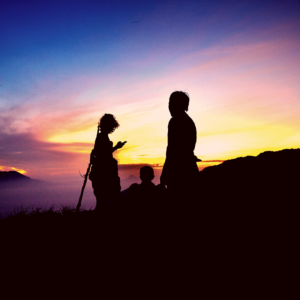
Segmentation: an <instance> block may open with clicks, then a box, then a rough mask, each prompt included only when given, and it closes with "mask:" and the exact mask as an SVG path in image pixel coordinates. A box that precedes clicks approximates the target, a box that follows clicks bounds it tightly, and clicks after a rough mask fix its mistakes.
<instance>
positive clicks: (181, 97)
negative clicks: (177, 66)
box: [160, 91, 201, 204]
mask: <svg viewBox="0 0 300 300" xmlns="http://www.w3.org/2000/svg"><path fill="white" fill-rule="evenodd" d="M189 100H190V99H189V96H188V95H187V94H186V93H184V92H180V91H176V92H173V93H172V94H171V95H170V99H169V110H170V114H171V116H172V118H171V120H170V122H169V125H168V146H167V153H166V160H165V163H164V167H163V170H162V174H161V177H160V182H161V184H163V185H167V188H168V194H169V196H170V200H171V201H172V203H177V204H182V201H185V200H186V201H191V199H190V198H191V197H193V193H194V191H195V185H196V180H197V175H198V173H199V170H198V167H197V161H201V160H200V159H198V158H197V157H196V156H195V155H194V149H195V145H196V141H197V129H196V126H195V123H194V122H193V120H192V119H191V118H190V117H189V116H188V114H187V113H186V111H187V110H188V106H189Z"/></svg>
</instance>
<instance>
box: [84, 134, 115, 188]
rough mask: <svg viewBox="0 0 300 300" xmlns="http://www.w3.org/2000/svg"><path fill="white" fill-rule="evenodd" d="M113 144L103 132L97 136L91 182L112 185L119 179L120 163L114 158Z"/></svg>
mask: <svg viewBox="0 0 300 300" xmlns="http://www.w3.org/2000/svg"><path fill="white" fill-rule="evenodd" d="M112 153H113V143H112V142H111V141H110V139H109V138H108V136H107V135H105V134H102V133H101V132H100V133H99V134H98V135H97V138H96V142H95V147H94V150H93V155H94V159H93V166H92V170H91V173H90V180H92V181H93V180H94V179H96V180H100V181H103V182H108V183H110V181H111V180H114V179H116V180H117V181H119V179H118V178H119V177H118V162H117V161H116V160H115V159H114V158H113V154H112Z"/></svg>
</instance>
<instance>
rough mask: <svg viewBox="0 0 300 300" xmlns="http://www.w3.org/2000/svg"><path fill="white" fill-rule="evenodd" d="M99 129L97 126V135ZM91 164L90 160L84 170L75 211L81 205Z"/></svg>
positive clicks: (77, 210)
mask: <svg viewBox="0 0 300 300" xmlns="http://www.w3.org/2000/svg"><path fill="white" fill-rule="evenodd" d="M99 131H100V128H99V126H98V127H97V136H98V133H99ZM91 166H92V163H91V161H90V163H89V166H88V168H87V170H86V173H85V175H84V176H83V177H84V181H83V186H82V189H81V193H80V197H79V200H78V204H77V206H76V212H79V209H80V206H81V201H82V197H83V192H84V189H85V186H86V182H87V179H88V176H89V173H90V169H91Z"/></svg>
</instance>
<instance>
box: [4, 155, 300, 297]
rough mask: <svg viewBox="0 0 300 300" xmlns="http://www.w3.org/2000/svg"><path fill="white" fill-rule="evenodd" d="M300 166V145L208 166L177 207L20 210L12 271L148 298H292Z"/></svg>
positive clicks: (12, 227) (168, 203) (10, 227)
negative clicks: (194, 190) (194, 189)
mask: <svg viewBox="0 0 300 300" xmlns="http://www.w3.org/2000/svg"><path fill="white" fill-rule="evenodd" d="M299 167H300V150H299V149H295V150H293V149H291V150H283V151H279V152H265V153H262V154H260V155H258V156H257V157H245V158H237V159H234V160H230V161H226V162H224V163H223V164H221V165H219V166H216V167H209V168H206V169H204V170H203V171H202V172H200V175H199V180H198V192H197V193H195V195H194V197H192V199H191V198H190V199H180V201H177V204H175V201H173V200H174V199H168V198H166V199H164V201H162V203H161V204H159V205H156V206H153V205H148V204H147V205H146V206H144V207H143V208H142V209H141V207H140V208H139V209H134V208H128V207H127V208H126V205H125V206H124V205H123V206H113V207H111V208H110V209H108V210H107V211H106V212H105V213H103V214H100V215H97V214H95V213H94V212H93V211H82V212H80V213H78V214H76V213H75V212H74V211H72V210H70V209H63V210H62V211H61V212H60V213H57V212H55V211H53V210H51V209H50V210H48V211H47V212H41V211H33V212H31V214H29V213H28V212H26V211H24V210H20V211H19V212H18V213H17V214H15V216H11V217H8V218H6V219H3V220H1V221H0V224H1V248H2V250H3V254H2V263H1V265H2V267H3V266H6V267H7V269H5V270H6V271H3V272H4V274H6V275H7V276H6V277H8V278H11V280H16V278H17V277H18V276H20V274H22V277H21V279H22V280H23V281H26V282H27V280H29V281H30V282H31V283H32V284H34V285H39V284H42V283H45V282H47V283H49V284H50V283H51V285H54V286H56V285H67V286H68V288H69V289H70V291H71V290H72V291H73V292H74V291H76V289H77V288H79V287H80V286H81V285H84V286H86V284H88V286H90V288H93V289H94V288H95V289H96V290H97V289H98V292H99V295H104V288H106V287H107V286H112V287H110V292H111V293H112V294H113V293H115V292H121V293H123V296H124V295H127V296H128V295H131V296H133V295H135V296H138V297H139V298H145V297H146V296H147V295H150V294H152V293H154V294H155V295H156V296H155V297H156V298H167V297H171V294H172V295H173V294H176V295H177V296H178V297H182V298H191V297H192V296H188V294H189V293H192V295H197V298H198V297H199V296H201V295H203V296H205V298H207V297H206V296H207V295H209V296H210V297H209V298H212V299H213V298H215V297H220V295H223V296H225V295H230V296H231V297H232V296H235V297H237V298H245V297H246V296H247V295H252V296H253V297H254V296H255V297H256V298H257V297H258V296H259V297H258V298H261V297H262V298H267V297H268V296H270V295H271V294H273V292H275V291H276V294H278V295H279V293H283V294H282V295H285V296H287V295H288V292H289V290H290V289H289V288H288V287H287V286H286V282H288V284H290V285H293V283H294V281H296V278H297V277H295V276H294V275H292V274H294V271H296V267H295V261H296V258H297V256H298V254H297V253H298V252H297V244H298V237H299V230H298V228H299V221H298V218H299V217H298V214H299V175H298V174H299ZM141 201H143V199H141ZM3 270H4V269H3ZM29 274H31V275H29ZM86 288H87V289H89V288H88V287H87V286H86ZM128 290H129V291H130V292H129V294H128ZM181 293H183V294H181ZM195 293H196V294H195ZM179 295H182V296H179ZM217 295H218V296H217Z"/></svg>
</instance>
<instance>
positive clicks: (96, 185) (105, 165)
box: [89, 114, 126, 212]
mask: <svg viewBox="0 0 300 300" xmlns="http://www.w3.org/2000/svg"><path fill="white" fill-rule="evenodd" d="M119 126H120V125H119V123H118V122H117V120H116V119H115V117H114V116H113V115H111V114H105V115H104V116H103V117H102V118H101V119H100V121H99V126H98V127H99V129H100V132H99V133H98V134H97V137H96V141H95V146H94V149H93V151H92V153H91V163H92V170H91V173H90V176H89V178H90V180H91V181H92V187H93V189H94V194H95V196H96V201H97V202H96V208H95V211H96V212H100V211H103V210H104V209H105V208H106V207H107V205H108V202H109V201H110V200H117V199H118V197H119V196H120V191H121V185H120V177H119V175H118V162H117V160H116V159H114V158H113V152H114V151H115V150H117V149H120V148H122V147H123V146H124V144H125V143H126V142H123V143H122V142H118V143H117V145H116V146H115V147H113V143H112V142H111V141H110V139H109V137H108V135H109V134H110V133H113V132H114V131H115V129H116V128H118V127H119Z"/></svg>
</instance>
